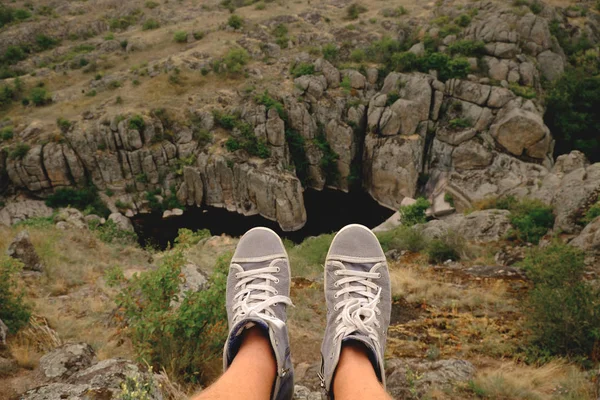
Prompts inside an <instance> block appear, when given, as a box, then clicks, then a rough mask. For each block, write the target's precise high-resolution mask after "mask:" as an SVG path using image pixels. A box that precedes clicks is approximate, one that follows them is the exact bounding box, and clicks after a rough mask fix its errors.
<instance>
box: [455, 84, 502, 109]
mask: <svg viewBox="0 0 600 400" xmlns="http://www.w3.org/2000/svg"><path fill="white" fill-rule="evenodd" d="M491 90H492V88H491V86H488V85H481V84H479V83H474V82H469V81H463V80H459V79H451V80H449V81H448V82H446V94H447V95H448V96H453V97H456V98H458V99H461V100H464V101H468V102H470V103H475V104H477V105H480V106H483V105H485V103H486V102H487V99H488V98H489V97H490V91H491Z"/></svg>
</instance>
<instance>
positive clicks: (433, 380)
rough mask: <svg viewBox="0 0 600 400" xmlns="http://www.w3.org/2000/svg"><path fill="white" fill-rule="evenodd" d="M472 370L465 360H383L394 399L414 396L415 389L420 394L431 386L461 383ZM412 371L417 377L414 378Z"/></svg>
mask: <svg viewBox="0 0 600 400" xmlns="http://www.w3.org/2000/svg"><path fill="white" fill-rule="evenodd" d="M475 371H476V370H475V367H474V366H473V364H471V363H470V362H468V361H464V360H455V359H449V360H438V361H427V360H422V359H392V360H386V375H387V379H386V381H387V382H386V383H387V390H388V392H389V393H390V395H391V396H392V397H393V398H395V399H404V398H411V397H414V396H415V392H416V393H417V394H418V396H419V397H420V396H422V395H424V394H425V393H426V392H427V391H428V390H430V389H432V388H436V389H439V390H443V389H449V388H450V387H451V386H452V385H453V384H464V383H466V382H468V381H469V380H470V379H472V378H473V376H474V375H475ZM415 374H416V375H417V376H419V379H414V375H415Z"/></svg>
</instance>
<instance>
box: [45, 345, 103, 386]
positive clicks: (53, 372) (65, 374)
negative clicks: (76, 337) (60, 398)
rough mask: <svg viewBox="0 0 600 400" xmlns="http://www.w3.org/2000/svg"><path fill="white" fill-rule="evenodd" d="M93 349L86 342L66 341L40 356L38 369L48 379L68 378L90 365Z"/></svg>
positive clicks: (60, 379) (93, 353)
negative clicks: (66, 342)
mask: <svg viewBox="0 0 600 400" xmlns="http://www.w3.org/2000/svg"><path fill="white" fill-rule="evenodd" d="M94 357H95V352H94V349H92V347H91V346H90V345H89V344H86V343H68V344H65V345H62V346H60V347H57V348H56V349H54V350H53V351H52V352H50V353H48V354H45V355H44V356H43V357H42V358H40V371H41V372H42V374H43V376H44V377H45V378H46V379H48V380H50V381H54V382H56V381H62V380H65V379H68V378H69V377H71V376H72V375H74V374H75V373H76V372H79V371H81V370H83V369H86V368H88V367H89V366H90V365H92V362H93V360H94Z"/></svg>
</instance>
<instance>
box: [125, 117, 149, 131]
mask: <svg viewBox="0 0 600 400" xmlns="http://www.w3.org/2000/svg"><path fill="white" fill-rule="evenodd" d="M144 128H146V123H145V122H144V118H143V117H142V116H141V115H139V114H136V115H134V116H132V117H131V118H129V129H135V130H136V131H138V132H140V133H142V132H144Z"/></svg>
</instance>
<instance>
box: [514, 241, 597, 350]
mask: <svg viewBox="0 0 600 400" xmlns="http://www.w3.org/2000/svg"><path fill="white" fill-rule="evenodd" d="M520 266H521V267H523V268H524V269H525V271H526V272H527V276H528V277H529V279H531V281H532V282H533V289H532V290H531V291H530V292H529V296H528V300H527V302H526V303H525V306H526V312H525V313H524V315H525V317H526V321H527V325H528V327H529V329H530V331H531V334H532V335H531V338H530V339H531V341H532V343H533V344H534V345H535V346H536V347H537V348H538V349H539V350H540V352H539V353H541V354H547V355H556V356H564V355H568V356H584V357H585V356H587V357H590V358H592V359H594V358H595V359H598V356H600V354H599V351H600V347H599V345H600V331H599V328H598V327H600V301H599V299H600V291H599V290H598V288H594V287H593V286H592V285H591V284H590V283H588V282H586V281H585V280H583V273H584V271H585V263H584V254H583V252H581V251H580V250H578V249H576V248H574V247H572V246H569V245H565V244H561V243H558V242H555V243H553V244H551V245H550V246H547V247H545V248H543V249H542V248H533V249H531V250H530V252H529V253H528V254H527V256H526V257H525V259H524V260H523V262H522V263H521V265H520ZM594 353H595V354H594Z"/></svg>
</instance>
